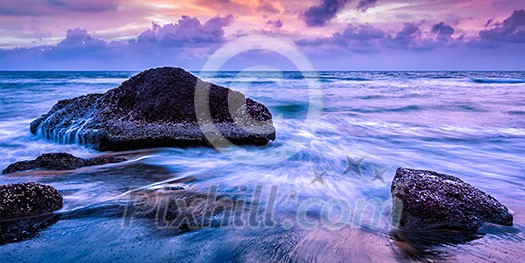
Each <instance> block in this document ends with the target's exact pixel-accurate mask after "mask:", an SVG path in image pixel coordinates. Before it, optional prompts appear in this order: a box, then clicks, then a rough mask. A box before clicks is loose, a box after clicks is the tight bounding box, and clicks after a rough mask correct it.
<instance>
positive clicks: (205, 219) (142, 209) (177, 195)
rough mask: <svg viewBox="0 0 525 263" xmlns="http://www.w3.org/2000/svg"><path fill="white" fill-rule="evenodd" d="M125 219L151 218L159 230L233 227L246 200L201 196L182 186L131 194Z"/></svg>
mask: <svg viewBox="0 0 525 263" xmlns="http://www.w3.org/2000/svg"><path fill="white" fill-rule="evenodd" d="M128 197H129V199H127V200H126V206H125V209H124V213H123V217H124V219H125V221H126V222H131V220H132V219H133V218H134V217H136V218H148V219H150V220H153V221H154V222H155V226H156V227H158V228H160V229H172V230H193V229H199V228H206V227H216V226H227V225H230V224H233V223H234V222H233V221H234V214H235V213H237V214H238V213H241V212H242V211H243V210H244V209H245V208H246V207H245V206H244V205H245V203H244V202H243V201H239V200H235V199H233V198H231V197H228V196H223V195H218V194H217V193H214V192H213V193H201V192H194V191H192V190H187V189H184V188H183V187H180V186H164V187H162V188H160V189H148V190H142V191H138V192H135V193H132V194H130V195H129V196H128Z"/></svg>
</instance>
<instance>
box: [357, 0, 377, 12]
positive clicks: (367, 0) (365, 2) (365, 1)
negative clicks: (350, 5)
mask: <svg viewBox="0 0 525 263" xmlns="http://www.w3.org/2000/svg"><path fill="white" fill-rule="evenodd" d="M376 4H377V0H361V1H359V3H357V10H359V11H361V12H366V11H367V10H368V9H369V8H372V7H374V6H376Z"/></svg>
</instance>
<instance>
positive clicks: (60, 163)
mask: <svg viewBox="0 0 525 263" xmlns="http://www.w3.org/2000/svg"><path fill="white" fill-rule="evenodd" d="M124 161H126V159H124V158H121V157H113V156H102V157H96V158H91V159H82V158H79V157H75V156H73V155H71V154H69V153H45V154H42V155H40V156H39V157H38V158H36V159H35V160H31V161H22V162H16V163H13V164H11V165H9V166H8V167H7V168H6V169H4V171H2V173H3V174H8V173H14V172H20V171H27V170H73V169H77V168H80V167H85V166H94V165H102V164H107V163H119V162H124Z"/></svg>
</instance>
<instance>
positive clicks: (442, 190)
mask: <svg viewBox="0 0 525 263" xmlns="http://www.w3.org/2000/svg"><path fill="white" fill-rule="evenodd" d="M391 191H392V199H393V208H392V224H393V225H394V226H397V227H399V228H401V229H408V230H430V229H456V230H467V231H474V230H476V229H478V228H479V227H480V226H482V225H483V223H484V222H489V223H494V224H500V225H512V215H511V214H510V213H509V211H508V210H507V208H506V207H505V206H504V205H502V204H501V203H500V202H498V201H497V200H496V199H494V198H493V197H492V196H490V195H488V194H487V193H484V192H482V191H481V190H479V189H477V188H475V187H474V186H472V185H470V184H468V183H465V182H464V181H462V180H460V179H459V178H457V177H454V176H451V175H446V174H440V173H436V172H432V171H425V170H413V169H405V168H399V169H397V171H396V175H395V177H394V180H393V182H392V188H391Z"/></svg>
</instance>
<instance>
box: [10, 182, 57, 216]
mask: <svg viewBox="0 0 525 263" xmlns="http://www.w3.org/2000/svg"><path fill="white" fill-rule="evenodd" d="M60 208H62V195H61V194H60V193H59V192H58V191H57V190H56V189H55V188H53V187H51V186H48V185H42V184H38V183H34V182H30V183H21V184H8V185H1V186H0V220H4V219H12V218H25V217H33V216H38V215H42V214H47V213H51V212H53V211H55V210H58V209H60Z"/></svg>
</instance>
